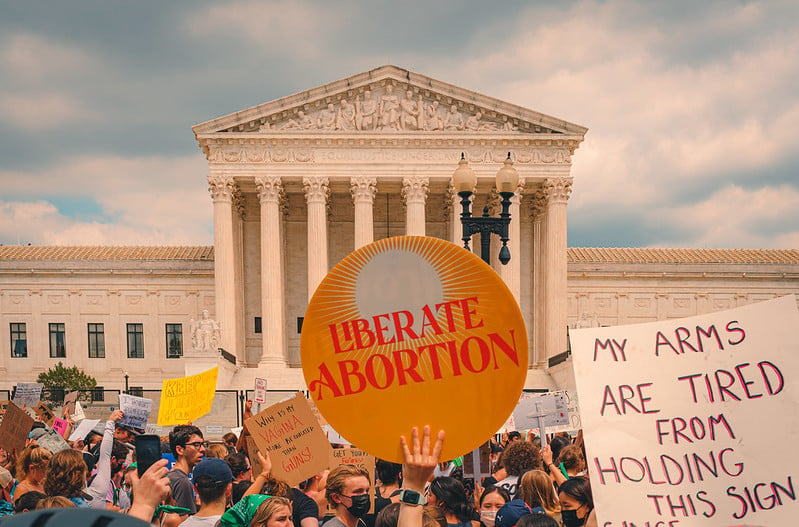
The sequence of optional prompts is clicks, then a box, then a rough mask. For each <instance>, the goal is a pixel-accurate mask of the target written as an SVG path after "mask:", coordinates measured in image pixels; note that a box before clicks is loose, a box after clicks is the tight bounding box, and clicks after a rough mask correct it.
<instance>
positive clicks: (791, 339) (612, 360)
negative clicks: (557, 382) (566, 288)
mask: <svg viewBox="0 0 799 527" xmlns="http://www.w3.org/2000/svg"><path fill="white" fill-rule="evenodd" d="M798 328H799V311H797V308H796V297H795V296H793V295H789V296H785V297H782V298H779V299H776V300H772V301H768V302H763V303H759V304H752V305H748V306H745V307H741V308H737V309H733V310H729V311H721V312H717V313H709V314H705V315H702V316H697V317H691V318H684V319H675V320H665V321H660V322H655V323H648V324H638V325H633V326H618V327H608V328H591V329H580V330H573V331H572V332H571V343H572V352H573V360H574V374H575V380H576V382H577V390H578V392H579V394H580V406H581V409H582V416H581V417H582V422H583V430H584V435H585V445H586V450H587V459H586V461H587V464H588V470H589V472H590V474H591V488H592V491H593V497H594V503H595V504H596V511H597V519H598V524H599V525H608V526H610V525H613V526H618V525H624V524H625V522H626V524H627V525H639V526H641V525H647V524H649V525H669V526H671V525H676V526H678V527H692V526H697V527H698V526H701V527H728V526H731V525H795V523H794V522H795V521H796V517H797V515H799V499H798V497H797V492H796V491H797V486H799V457H797V456H796V455H795V448H794V444H793V440H792V438H795V437H796V436H797V434H799V415H798V414H797V412H796V405H797V402H799V374H798V372H799V341H797V339H796V335H795V333H796V330H797V329H798ZM794 478H796V479H794ZM622 496H623V499H620V497H622Z"/></svg>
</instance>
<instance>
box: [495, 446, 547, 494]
mask: <svg viewBox="0 0 799 527" xmlns="http://www.w3.org/2000/svg"><path fill="white" fill-rule="evenodd" d="M502 460H503V463H504V465H505V472H507V474H508V475H507V477H506V478H505V479H503V480H502V481H498V482H497V484H496V486H497V487H502V488H504V489H505V490H507V491H508V494H510V497H511V499H514V498H516V497H517V495H518V488H519V476H521V475H522V474H524V473H525V472H527V471H528V470H532V469H534V468H543V464H542V460H541V450H539V448H538V447H536V446H535V445H533V444H532V443H529V442H527V441H513V442H512V443H510V444H509V445H508V446H507V447H505V450H504V451H503V452H502Z"/></svg>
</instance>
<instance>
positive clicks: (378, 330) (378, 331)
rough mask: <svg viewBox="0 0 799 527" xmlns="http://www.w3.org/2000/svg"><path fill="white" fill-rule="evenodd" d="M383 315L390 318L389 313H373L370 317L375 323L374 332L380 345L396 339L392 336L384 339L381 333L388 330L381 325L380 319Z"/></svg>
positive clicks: (391, 342) (390, 342)
mask: <svg viewBox="0 0 799 527" xmlns="http://www.w3.org/2000/svg"><path fill="white" fill-rule="evenodd" d="M383 317H385V318H386V319H387V320H388V319H390V318H391V315H389V314H388V313H386V314H384V315H375V316H373V317H372V322H373V323H374V325H375V334H376V335H377V343H378V344H380V345H381V346H383V345H386V344H393V343H394V341H395V340H396V339H395V338H394V337H391V340H386V337H385V336H384V335H383V332H384V331H386V330H388V328H387V327H383V325H382V324H381V323H380V319H381V318H383Z"/></svg>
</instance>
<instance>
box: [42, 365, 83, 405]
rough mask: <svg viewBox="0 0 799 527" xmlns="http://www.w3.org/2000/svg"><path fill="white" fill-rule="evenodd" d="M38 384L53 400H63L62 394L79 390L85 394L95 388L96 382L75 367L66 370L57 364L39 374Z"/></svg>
mask: <svg viewBox="0 0 799 527" xmlns="http://www.w3.org/2000/svg"><path fill="white" fill-rule="evenodd" d="M37 381H38V382H40V383H42V384H43V385H44V389H45V390H48V391H49V392H50V394H51V395H52V396H53V397H54V398H56V399H57V398H59V397H60V398H61V399H63V398H64V393H67V392H72V391H75V390H80V391H81V392H85V391H88V390H93V389H94V387H95V386H97V380H96V379H95V378H94V377H92V376H91V375H89V374H87V373H85V372H84V371H83V370H81V369H80V368H78V367H77V366H71V367H69V368H67V367H66V366H64V364H63V363H61V362H59V363H58V364H56V365H55V366H53V367H52V368H50V369H49V370H47V371H45V372H42V373H40V374H39V378H38V379H37Z"/></svg>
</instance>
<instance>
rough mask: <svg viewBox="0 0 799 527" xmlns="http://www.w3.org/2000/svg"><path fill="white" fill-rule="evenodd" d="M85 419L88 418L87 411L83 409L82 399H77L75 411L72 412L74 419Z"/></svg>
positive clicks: (76, 420)
mask: <svg viewBox="0 0 799 527" xmlns="http://www.w3.org/2000/svg"><path fill="white" fill-rule="evenodd" d="M84 419H86V413H85V412H84V411H83V407H82V406H81V405H80V401H75V412H74V413H73V414H72V420H73V421H75V422H76V423H77V422H78V421H82V420H84Z"/></svg>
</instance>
